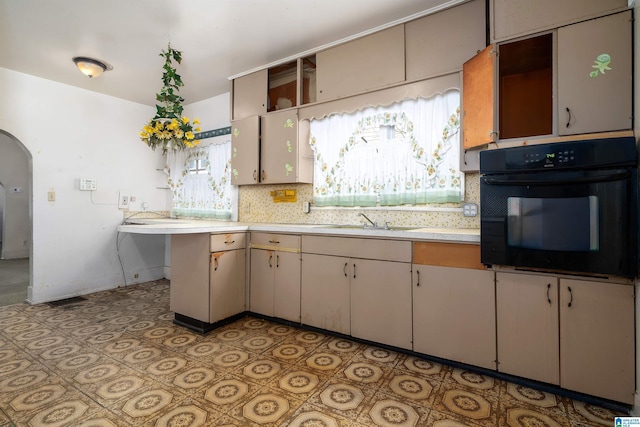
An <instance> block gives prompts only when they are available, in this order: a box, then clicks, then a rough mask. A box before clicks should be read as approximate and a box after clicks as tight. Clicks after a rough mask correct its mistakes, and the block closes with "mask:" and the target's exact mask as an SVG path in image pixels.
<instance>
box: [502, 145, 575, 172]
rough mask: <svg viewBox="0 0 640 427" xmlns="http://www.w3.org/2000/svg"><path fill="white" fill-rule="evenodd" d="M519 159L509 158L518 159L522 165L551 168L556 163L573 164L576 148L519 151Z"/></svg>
mask: <svg viewBox="0 0 640 427" xmlns="http://www.w3.org/2000/svg"><path fill="white" fill-rule="evenodd" d="M521 154H522V157H521V158H520V159H510V160H515V161H516V162H517V161H519V162H520V163H521V164H522V165H530V166H533V167H534V168H537V167H541V168H553V167H556V166H558V165H567V166H569V165H573V164H575V163H576V150H575V149H565V150H562V149H561V150H557V151H556V150H548V151H542V152H538V151H536V152H534V153H521Z"/></svg>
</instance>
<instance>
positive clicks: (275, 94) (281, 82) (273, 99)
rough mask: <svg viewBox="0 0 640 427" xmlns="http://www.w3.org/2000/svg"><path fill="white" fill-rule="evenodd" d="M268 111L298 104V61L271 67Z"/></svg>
mask: <svg viewBox="0 0 640 427" xmlns="http://www.w3.org/2000/svg"><path fill="white" fill-rule="evenodd" d="M268 90H269V93H268V98H267V112H271V111H277V110H284V109H286V108H291V107H295V106H297V105H298V103H297V99H298V91H297V90H298V63H297V61H293V62H287V63H286V64H281V65H277V66H275V67H271V68H269V89H268Z"/></svg>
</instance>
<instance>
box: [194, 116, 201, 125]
mask: <svg viewBox="0 0 640 427" xmlns="http://www.w3.org/2000/svg"><path fill="white" fill-rule="evenodd" d="M193 124H194V125H199V124H200V120H198V118H197V117H196V118H195V119H193Z"/></svg>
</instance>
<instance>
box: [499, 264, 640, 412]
mask: <svg viewBox="0 0 640 427" xmlns="http://www.w3.org/2000/svg"><path fill="white" fill-rule="evenodd" d="M496 302H497V307H496V308H497V332H498V362H499V365H498V370H499V371H501V372H505V373H508V374H513V375H518V376H521V377H525V378H530V379H533V380H537V381H542V382H546V383H551V384H556V385H560V387H562V388H565V389H568V390H573V391H577V392H580V393H585V394H590V395H593V396H598V397H602V398H605V399H610V400H615V401H617V402H623V403H627V404H632V403H633V400H634V399H633V394H634V391H635V344H634V343H635V340H634V287H633V286H632V285H629V284H617V283H611V282H598V281H589V280H576V279H568V278H558V277H556V276H553V275H536V274H517V273H505V272H497V273H496Z"/></svg>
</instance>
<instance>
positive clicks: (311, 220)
mask: <svg viewBox="0 0 640 427" xmlns="http://www.w3.org/2000/svg"><path fill="white" fill-rule="evenodd" d="M284 189H295V190H296V191H297V201H296V202H295V203H274V202H273V197H272V196H271V195H270V192H271V191H275V190H284ZM312 201H313V185H311V184H287V185H257V186H242V187H240V190H239V195H238V213H239V214H238V220H239V221H243V222H268V223H281V224H361V223H362V222H363V219H362V218H361V217H359V216H358V214H359V213H360V212H363V211H364V210H363V209H359V208H340V209H338V208H336V209H324V208H318V209H313V208H312V209H311V212H310V213H304V212H303V203H304V202H312ZM465 201H466V202H469V203H479V201H480V175H479V174H466V176H465ZM312 206H313V205H312ZM428 206H429V207H433V208H436V209H440V208H461V207H462V204H461V203H442V204H432V205H428ZM364 212H366V215H367V216H368V217H369V218H371V219H372V220H373V221H376V222H377V223H378V224H384V222H385V221H387V222H389V224H390V225H391V226H395V227H439V228H480V217H479V216H475V217H465V216H463V215H462V212H442V211H435V212H432V211H424V210H409V209H408V210H388V209H385V208H381V209H379V210H376V209H371V208H368V209H366V211H364Z"/></svg>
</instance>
